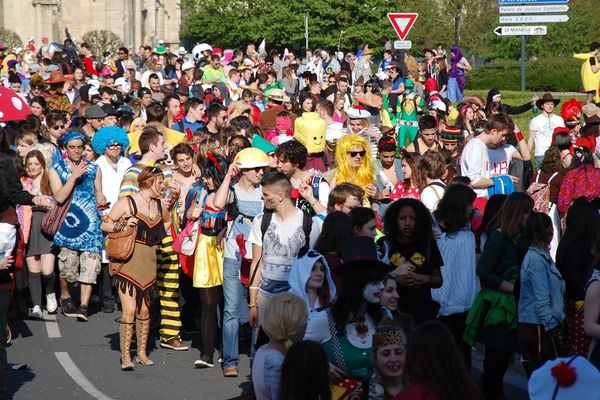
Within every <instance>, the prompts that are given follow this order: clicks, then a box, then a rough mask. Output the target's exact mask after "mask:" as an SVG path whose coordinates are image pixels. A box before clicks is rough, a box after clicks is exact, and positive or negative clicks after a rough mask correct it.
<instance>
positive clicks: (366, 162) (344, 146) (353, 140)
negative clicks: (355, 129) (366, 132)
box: [334, 134, 375, 188]
mask: <svg viewBox="0 0 600 400" xmlns="http://www.w3.org/2000/svg"><path fill="white" fill-rule="evenodd" d="M354 147H362V148H363V150H364V151H365V156H364V157H363V158H362V161H361V164H360V167H358V169H355V168H352V167H351V166H350V163H349V161H348V153H349V152H350V150H352V149H353V148H354ZM335 162H336V164H337V167H336V169H335V175H334V177H335V182H336V184H337V185H339V184H340V183H342V182H348V183H353V184H355V185H356V186H358V187H360V188H364V187H365V186H366V185H368V184H369V183H373V181H374V180H375V167H374V165H373V159H372V157H371V145H370V144H369V141H368V140H367V139H366V138H365V137H363V136H361V135H357V134H348V135H344V136H342V137H341V138H340V139H339V140H338V141H337V145H336V149H335Z"/></svg>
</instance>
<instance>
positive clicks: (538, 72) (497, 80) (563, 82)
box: [467, 57, 582, 92]
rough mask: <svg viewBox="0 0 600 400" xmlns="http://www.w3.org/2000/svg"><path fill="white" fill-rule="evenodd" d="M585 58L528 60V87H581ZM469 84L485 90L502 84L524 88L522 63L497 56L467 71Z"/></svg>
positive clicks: (554, 89) (564, 89) (559, 89)
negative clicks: (582, 67) (582, 64)
mask: <svg viewBox="0 0 600 400" xmlns="http://www.w3.org/2000/svg"><path fill="white" fill-rule="evenodd" d="M580 70H581V61H580V60H577V59H575V58H570V57H569V58H567V57H565V58H540V59H537V60H535V61H527V62H526V64H525V85H526V89H527V90H531V91H535V92H542V91H551V92H568V91H579V89H580V88H581V87H582V84H581V74H580ZM467 88H468V89H473V90H478V89H479V90H484V89H490V88H498V89H504V90H520V88H521V63H520V62H519V61H514V60H494V61H492V62H489V63H486V64H484V65H483V66H481V67H479V68H475V69H473V71H472V72H471V73H469V74H468V75H467Z"/></svg>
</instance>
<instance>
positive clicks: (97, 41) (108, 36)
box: [81, 30, 123, 57]
mask: <svg viewBox="0 0 600 400" xmlns="http://www.w3.org/2000/svg"><path fill="white" fill-rule="evenodd" d="M81 41H82V42H86V43H88V44H89V45H90V50H91V51H92V53H94V55H96V57H100V56H102V53H104V52H105V51H110V52H111V53H116V52H117V50H118V49H119V47H123V41H122V40H121V38H120V37H119V36H118V35H117V34H116V33H114V32H113V31H109V30H105V31H88V32H86V33H85V34H84V35H83V37H82V38H81Z"/></svg>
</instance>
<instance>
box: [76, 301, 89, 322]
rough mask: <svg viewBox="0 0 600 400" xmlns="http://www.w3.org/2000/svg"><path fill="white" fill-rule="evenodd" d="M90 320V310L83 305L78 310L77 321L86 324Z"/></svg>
mask: <svg viewBox="0 0 600 400" xmlns="http://www.w3.org/2000/svg"><path fill="white" fill-rule="evenodd" d="M87 320H88V310H87V306H84V305H83V304H82V305H80V306H79V310H77V321H83V322H86V321H87Z"/></svg>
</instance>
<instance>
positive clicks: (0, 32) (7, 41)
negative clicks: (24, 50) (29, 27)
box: [0, 28, 23, 49]
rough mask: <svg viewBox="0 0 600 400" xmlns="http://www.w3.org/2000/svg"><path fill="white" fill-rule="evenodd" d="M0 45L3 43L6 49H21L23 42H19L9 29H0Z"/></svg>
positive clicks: (17, 36) (18, 37)
mask: <svg viewBox="0 0 600 400" xmlns="http://www.w3.org/2000/svg"><path fill="white" fill-rule="evenodd" d="M0 43H3V44H4V45H5V46H6V48H7V49H14V48H15V47H23V40H21V37H20V36H19V35H17V33H16V32H14V31H11V30H10V29H4V28H0Z"/></svg>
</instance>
